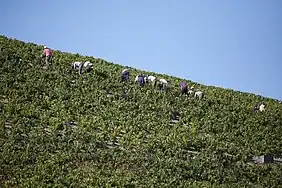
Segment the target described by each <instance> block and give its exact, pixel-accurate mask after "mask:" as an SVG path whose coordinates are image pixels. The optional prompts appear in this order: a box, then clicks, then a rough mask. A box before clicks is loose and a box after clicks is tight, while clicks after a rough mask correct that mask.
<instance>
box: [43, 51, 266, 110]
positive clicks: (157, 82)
mask: <svg viewBox="0 0 282 188" xmlns="http://www.w3.org/2000/svg"><path fill="white" fill-rule="evenodd" d="M52 56H53V52H52V50H51V49H50V48H48V47H47V46H44V50H43V53H42V58H45V64H46V65H49V64H50V63H51V60H52ZM71 67H72V69H75V70H78V72H79V74H82V72H83V68H84V69H85V72H89V71H91V70H92V68H93V64H92V63H91V62H90V61H86V62H84V63H82V62H73V63H72V65H71ZM128 80H129V70H128V69H124V70H123V71H122V73H121V82H123V81H128ZM135 83H139V84H140V86H142V87H143V86H144V85H145V84H146V83H151V84H152V86H153V87H158V88H159V89H161V90H165V89H166V88H167V87H168V82H167V81H166V80H165V79H163V78H161V79H158V78H156V77H155V76H152V75H150V76H149V75H145V76H144V75H143V74H140V75H137V76H136V77H135ZM179 85H180V91H181V95H184V94H185V95H187V96H195V97H197V98H198V99H202V98H203V97H204V93H203V92H202V91H199V90H196V91H194V87H191V88H189V87H188V85H187V83H186V82H185V81H184V80H183V81H182V82H180V84H179ZM265 106H266V105H265V103H264V102H262V103H260V104H258V105H255V107H254V111H255V112H257V111H260V112H264V111H265Z"/></svg>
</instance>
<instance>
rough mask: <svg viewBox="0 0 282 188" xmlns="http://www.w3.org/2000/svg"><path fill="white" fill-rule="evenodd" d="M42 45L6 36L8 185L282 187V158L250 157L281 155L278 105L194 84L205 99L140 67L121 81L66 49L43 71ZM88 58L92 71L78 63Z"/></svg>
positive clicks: (1, 76)
mask: <svg viewBox="0 0 282 188" xmlns="http://www.w3.org/2000/svg"><path fill="white" fill-rule="evenodd" d="M42 49H43V46H39V45H36V44H32V43H24V42H22V41H19V40H15V39H10V38H7V37H5V36H0V187H36V188H38V187H75V188H77V187H229V188H231V187H256V188H260V187H261V188H265V187H282V164H279V163H269V164H252V163H250V162H249V161H250V159H251V158H252V157H253V156H259V155H267V154H269V155H273V156H274V157H281V154H282V141H281V138H282V104H281V103H279V102H278V101H276V100H274V99H270V98H264V97H262V96H257V95H254V94H249V93H243V92H239V91H234V90H231V89H223V88H218V87H213V86H204V85H201V84H199V83H195V82H193V81H190V80H186V81H187V83H188V85H189V86H190V85H194V86H195V87H196V88H199V89H200V90H201V91H203V92H204V93H205V97H204V99H203V100H197V99H195V98H194V97H187V96H184V95H183V96H182V95H180V89H179V83H180V81H181V80H182V79H181V78H176V77H172V76H169V75H160V74H157V73H152V72H145V71H142V70H137V69H134V68H130V71H131V72H130V81H129V82H123V83H121V82H120V80H119V79H120V74H121V72H122V70H123V69H124V67H123V66H121V65H118V64H114V63H111V62H107V61H105V60H103V59H97V58H94V57H86V56H82V55H80V54H71V53H65V52H60V51H54V58H53V63H52V65H51V66H50V67H49V68H48V69H46V70H45V69H43V68H42V65H41V58H40V55H41V53H42ZM87 60H89V61H91V62H92V63H93V70H92V71H91V72H89V73H83V74H82V75H79V74H78V73H77V72H76V71H74V70H72V69H71V66H70V65H71V63H72V62H74V61H82V62H84V61H87ZM139 73H143V74H149V75H154V76H157V77H161V78H165V79H166V80H167V81H168V83H169V87H168V89H167V90H166V91H162V90H159V89H156V88H153V87H152V86H151V85H145V87H140V86H139V85H138V84H135V83H134V78H135V76H136V75H137V74H139ZM261 101H264V102H265V104H266V111H265V112H263V113H261V112H254V111H253V107H254V105H255V104H257V103H259V102H261ZM175 114H177V115H175ZM176 116H177V118H175V117H176ZM173 117H174V118H173Z"/></svg>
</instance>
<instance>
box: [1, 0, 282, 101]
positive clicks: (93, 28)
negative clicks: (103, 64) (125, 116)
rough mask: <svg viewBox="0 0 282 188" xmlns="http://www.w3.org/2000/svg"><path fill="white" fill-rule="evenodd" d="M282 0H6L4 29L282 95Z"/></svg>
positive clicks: (164, 70) (133, 62)
mask: <svg viewBox="0 0 282 188" xmlns="http://www.w3.org/2000/svg"><path fill="white" fill-rule="evenodd" d="M281 10H282V0H212V1H211V0H99V1H98V0H80V1H71V0H48V1H39V0H2V1H1V6H0V34H2V35H6V36H8V37H12V38H17V39H19V40H23V41H28V42H34V43H37V44H46V45H48V46H50V47H51V48H54V49H58V50H62V51H67V52H73V53H80V54H84V55H89V56H94V57H100V58H104V59H105V60H107V61H111V62H114V63H118V64H122V65H129V66H131V67H134V68H139V69H143V70H148V71H152V72H157V73H165V74H169V75H173V76H177V77H181V78H185V79H189V80H193V81H196V82H199V83H201V84H205V85H214V86H220V87H225V88H231V89H235V90H240V91H245V92H250V93H255V94H259V95H263V96H266V97H271V98H276V99H282V84H281V83H280V82H281V81H282V74H281V71H282V62H281V60H282V56H281V55H282V11H281Z"/></svg>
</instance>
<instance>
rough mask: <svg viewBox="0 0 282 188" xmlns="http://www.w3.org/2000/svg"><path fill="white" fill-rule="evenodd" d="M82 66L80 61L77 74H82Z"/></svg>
mask: <svg viewBox="0 0 282 188" xmlns="http://www.w3.org/2000/svg"><path fill="white" fill-rule="evenodd" d="M82 67H83V64H82V63H81V64H80V65H79V67H78V73H79V74H82Z"/></svg>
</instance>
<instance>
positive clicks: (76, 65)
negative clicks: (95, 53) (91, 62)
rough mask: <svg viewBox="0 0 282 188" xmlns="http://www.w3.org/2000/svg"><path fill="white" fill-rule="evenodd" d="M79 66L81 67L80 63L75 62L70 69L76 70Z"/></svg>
mask: <svg viewBox="0 0 282 188" xmlns="http://www.w3.org/2000/svg"><path fill="white" fill-rule="evenodd" d="M80 65H82V62H78V61H76V62H74V63H72V67H73V68H74V69H78V68H79V66H80Z"/></svg>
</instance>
